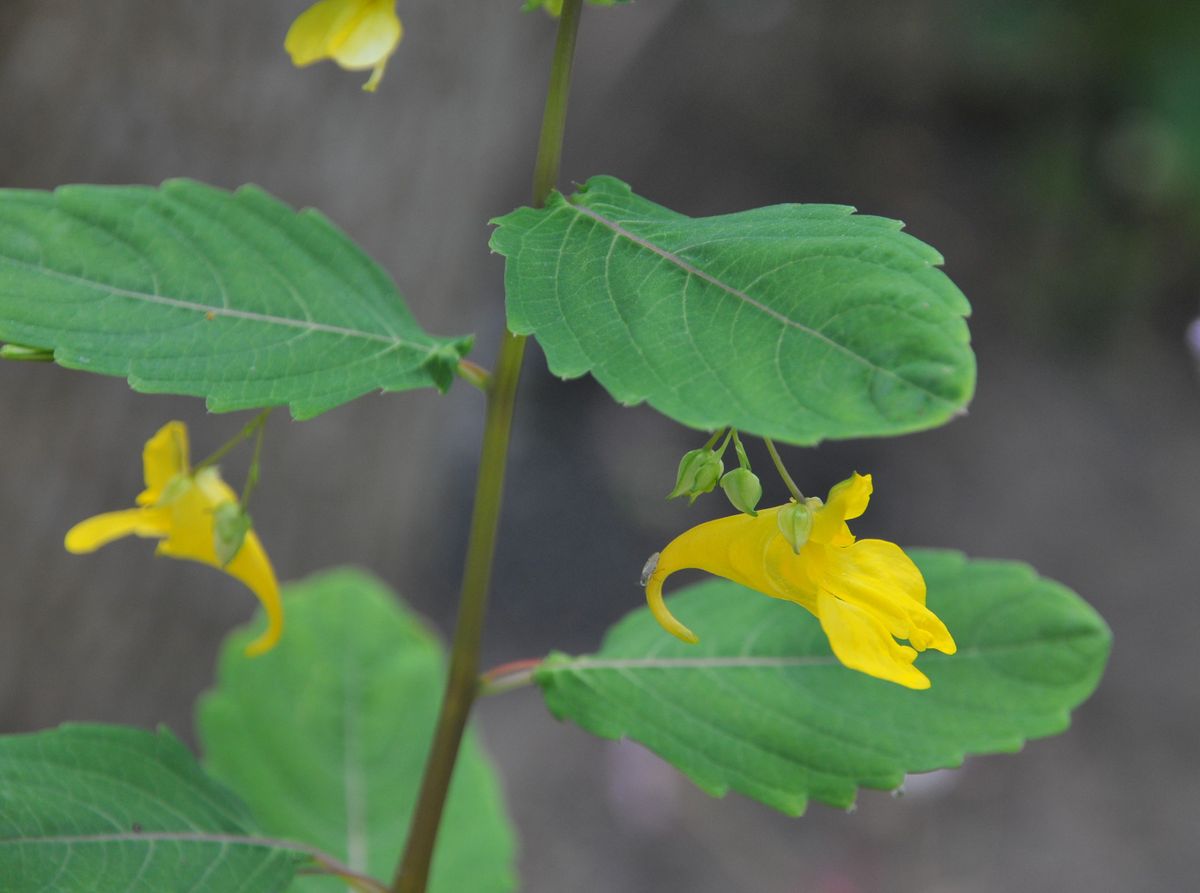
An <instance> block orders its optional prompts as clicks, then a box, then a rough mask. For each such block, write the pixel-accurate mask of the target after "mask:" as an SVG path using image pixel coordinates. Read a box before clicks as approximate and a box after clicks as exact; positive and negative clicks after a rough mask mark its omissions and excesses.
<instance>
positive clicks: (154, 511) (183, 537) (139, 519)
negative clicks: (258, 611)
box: [66, 422, 283, 656]
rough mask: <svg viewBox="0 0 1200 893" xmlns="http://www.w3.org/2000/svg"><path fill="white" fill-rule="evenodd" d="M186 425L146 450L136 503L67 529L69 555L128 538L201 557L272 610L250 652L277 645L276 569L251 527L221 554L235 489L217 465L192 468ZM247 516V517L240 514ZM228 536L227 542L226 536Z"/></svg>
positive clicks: (166, 430) (164, 551) (175, 554)
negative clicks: (222, 521) (221, 520)
mask: <svg viewBox="0 0 1200 893" xmlns="http://www.w3.org/2000/svg"><path fill="white" fill-rule="evenodd" d="M188 453H189V447H188V434H187V426H186V425H184V424H183V422H168V423H167V424H166V425H164V426H163V427H162V428H160V429H159V430H158V433H156V434H155V435H154V436H153V437H151V438H150V440H149V441H147V442H146V447H145V449H144V450H143V451H142V464H143V468H144V472H145V479H146V489H145V490H143V491H142V492H141V493H139V494H138V497H137V504H138V508H133V509H125V510H123V511H118V512H107V513H106V514H103V515H96V516H95V517H93V518H88V519H87V520H86V521H81V522H79V523H78V524H76V525H75V526H74V527H72V528H71V529H70V530H69V531H67V537H66V547H67V551H68V552H73V553H75V554H82V553H85V552H94V551H95V550H96V549H99V548H100V547H101V546H104V545H107V544H108V543H111V542H112V541H113V540H116V539H120V538H121V537H125V536H130V535H133V536H141V537H149V538H152V539H157V540H158V541H159V543H158V548H157V550H156V552H157V554H159V555H166V556H167V557H169V558H184V559H188V560H190V561H199V562H202V563H204V564H208V565H211V566H212V567H215V568H217V569H218V570H223V571H225V573H227V574H229V575H230V576H231V577H234V578H235V579H238V580H240V581H241V582H243V583H245V584H246V586H248V587H249V588H250V591H251V592H253V593H254V594H255V595H256V596H257V597H258V600H259V601H260V602H261V603H262V606H263V610H264V612H265V613H266V615H267V629H266V631H265V632H263V634H262V635H260V636H259V637H258V638H257V639H255V640H254V641H253V642H251V643H250V645H249V646H248V647H247V648H246V654H247V655H250V656H254V655H258V654H262V653H263V652H265V651H269V650H270V649H271V648H273V647H275V643H276V642H278V641H279V635H280V633H281V632H282V631H283V605H282V603H281V601H280V598H279V584H278V583H277V582H276V580H275V571H274V569H273V568H272V567H271V562H270V560H269V559H268V558H267V553H266V552H265V551H264V550H263V547H262V543H261V542H259V539H258V536H257V535H256V534H255V533H254V531H253V530H250V529H249V519H248V518H247V521H246V528H245V529H244V530H241V531H240V533H241V540H240V543H238V544H237V545H236V547H234V546H232V545H230V547H229V548H228V549H227V550H225V554H220V555H219V554H218V546H219V544H220V542H221V537H220V536H219V531H218V530H217V519H218V517H221V516H223V515H224V514H227V511H226V507H227V506H232V507H234V508H236V507H237V504H238V498H237V494H235V493H234V492H233V490H231V489H230V488H229V485H228V484H226V483H225V482H224V481H223V480H221V475H220V472H218V471H217V469H216V468H215V467H210V468H201V469H200V470H199V471H195V472H193V471H192V466H191V463H190V461H189V457H188ZM243 517H245V516H243ZM226 539H228V538H227V537H226Z"/></svg>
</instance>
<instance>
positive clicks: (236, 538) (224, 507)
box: [213, 500, 251, 567]
mask: <svg viewBox="0 0 1200 893" xmlns="http://www.w3.org/2000/svg"><path fill="white" fill-rule="evenodd" d="M250 526H251V521H250V516H249V515H247V514H246V513H245V512H244V511H242V506H241V504H240V503H238V502H235V501H232V500H231V501H229V502H222V503H221V504H220V505H219V506H217V507H216V508H215V509H214V510H213V547H214V548H215V550H216V553H217V562H218V563H219V564H220V565H221V567H225V566H226V565H227V564H229V562H231V561H233V559H235V558H237V553H238V552H239V551H240V550H241V548H242V543H244V542H245V541H246V534H247V533H249V532H250Z"/></svg>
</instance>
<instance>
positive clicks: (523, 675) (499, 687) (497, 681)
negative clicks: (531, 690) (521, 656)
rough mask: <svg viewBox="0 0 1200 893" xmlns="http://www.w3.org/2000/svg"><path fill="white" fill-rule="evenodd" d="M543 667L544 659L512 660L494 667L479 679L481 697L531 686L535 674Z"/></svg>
mask: <svg viewBox="0 0 1200 893" xmlns="http://www.w3.org/2000/svg"><path fill="white" fill-rule="evenodd" d="M541 665H542V659H541V658H540V657H533V658H528V659H526V660H512V661H509V662H508V663H506V664H501V665H500V666H498V667H492V669H490V670H488V671H487V672H486V673H483V674H482V675H481V676H480V677H479V696H480V697H487V696H488V695H499V694H504V693H505V692H508V691H512V690H513V689H516V688H521V687H522V686H524V685H530V684H531V683H532V682H533V674H534V673H536V672H537V668H538V667H540V666H541Z"/></svg>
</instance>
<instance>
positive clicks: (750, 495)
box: [721, 468, 762, 518]
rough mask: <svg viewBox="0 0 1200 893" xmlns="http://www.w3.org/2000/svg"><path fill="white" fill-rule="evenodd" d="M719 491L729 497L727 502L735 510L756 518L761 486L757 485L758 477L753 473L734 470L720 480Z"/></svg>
mask: <svg viewBox="0 0 1200 893" xmlns="http://www.w3.org/2000/svg"><path fill="white" fill-rule="evenodd" d="M721 489H722V490H724V491H725V495H726V496H728V497H729V501H730V502H731V503H733V507H734V508H735V509H737V510H738V511H739V512H745V513H746V514H747V515H750V516H752V517H755V518H757V517H758V512H757V511H755V506H757V505H758V501H759V500H760V499H762V484H760V483H759V481H758V475H756V474H755V473H754V472H753V471H751V470H750V469H749V468H735V469H734V470H733V471H731V472H729V474H727V475H725V476H724V477H723V478H721Z"/></svg>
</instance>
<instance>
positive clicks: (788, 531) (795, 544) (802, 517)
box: [775, 499, 813, 555]
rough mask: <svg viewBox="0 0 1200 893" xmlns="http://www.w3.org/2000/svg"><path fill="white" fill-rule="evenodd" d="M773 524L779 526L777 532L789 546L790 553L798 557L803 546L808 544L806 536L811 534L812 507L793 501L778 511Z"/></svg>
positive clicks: (805, 503)
mask: <svg viewBox="0 0 1200 893" xmlns="http://www.w3.org/2000/svg"><path fill="white" fill-rule="evenodd" d="M775 523H776V524H778V525H779V532H780V533H782V534H783V538H784V539H785V540H787V541H788V543H789V544H790V545H791V547H792V551H793V552H795V553H796V554H797V555H799V554H800V550H801V549H802V548H803V547H804V544H805V543H807V542H808V535H809V534H810V533H812V525H813V510H812V507H811V506H809V505H808V503H807V501H805V502H796V500H794V499H793V500H792V501H791V502H789V503H788V504H787V505H785V506H784V507H783V508H781V509H780V510H779V514H777V515H776V516H775Z"/></svg>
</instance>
